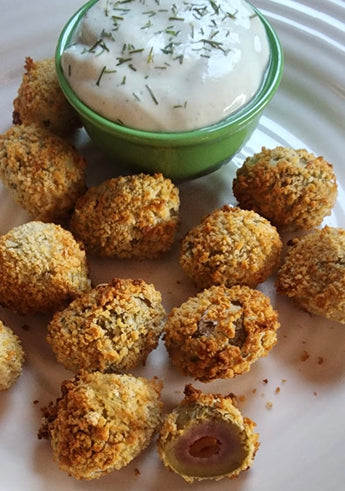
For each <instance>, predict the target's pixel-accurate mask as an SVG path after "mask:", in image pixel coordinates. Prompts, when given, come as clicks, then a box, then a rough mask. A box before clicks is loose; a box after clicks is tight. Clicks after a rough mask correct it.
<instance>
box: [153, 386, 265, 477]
mask: <svg viewBox="0 0 345 491" xmlns="http://www.w3.org/2000/svg"><path fill="white" fill-rule="evenodd" d="M184 392H185V397H184V399H183V400H182V402H181V403H180V404H179V405H178V406H177V407H176V408H175V409H174V410H173V411H172V412H171V413H169V414H167V415H166V416H165V418H164V419H163V424H162V427H161V429H160V432H159V437H158V441H157V446H158V453H159V456H160V458H161V460H162V462H163V463H164V465H165V466H166V467H168V468H169V469H170V470H172V471H174V472H177V473H178V474H180V475H181V477H183V479H185V480H186V481H187V482H188V483H193V482H194V481H196V480H197V481H201V480H203V479H215V480H219V479H222V478H224V477H228V478H230V479H233V478H235V477H237V476H238V475H239V474H240V472H241V471H245V470H248V469H249V468H250V467H251V466H252V464H253V461H254V457H255V454H256V452H257V450H258V448H259V446H260V443H259V434H258V433H254V429H255V426H256V424H255V423H254V421H252V420H251V419H249V418H246V417H243V416H242V414H241V412H240V411H239V409H238V408H237V405H236V398H235V396H234V395H233V394H229V395H227V396H223V395H222V394H205V393H202V392H201V391H200V390H197V389H195V388H194V387H193V386H192V385H190V384H189V385H186V387H185V391H184ZM185 414H188V415H189V418H186V417H185ZM205 414H206V415H207V416H206V417H208V418H209V419H210V420H220V421H222V422H223V423H224V424H227V423H231V424H233V425H235V426H236V427H237V428H238V430H239V434H240V439H241V446H242V447H243V448H244V449H245V454H246V455H245V458H244V459H243V461H242V462H241V464H240V465H239V466H238V467H237V468H236V469H235V470H234V471H232V472H230V473H228V474H222V475H216V476H209V477H200V476H193V475H190V474H188V475H186V474H181V473H180V472H178V470H176V469H175V468H174V467H173V466H172V465H171V462H170V460H169V458H168V457H167V454H166V448H167V445H169V444H170V443H171V442H172V441H175V440H177V439H178V438H179V437H181V436H182V435H183V434H184V432H185V431H186V426H188V423H190V422H191V423H192V424H193V425H196V424H197V423H204V422H205V421H204V418H205ZM182 415H184V416H183V417H182V419H184V420H187V424H186V425H183V424H181V416H182ZM188 420H189V421H188ZM211 436H212V435H211ZM191 443H192V442H191ZM202 465H206V466H207V462H206V463H205V464H204V463H203V464H202Z"/></svg>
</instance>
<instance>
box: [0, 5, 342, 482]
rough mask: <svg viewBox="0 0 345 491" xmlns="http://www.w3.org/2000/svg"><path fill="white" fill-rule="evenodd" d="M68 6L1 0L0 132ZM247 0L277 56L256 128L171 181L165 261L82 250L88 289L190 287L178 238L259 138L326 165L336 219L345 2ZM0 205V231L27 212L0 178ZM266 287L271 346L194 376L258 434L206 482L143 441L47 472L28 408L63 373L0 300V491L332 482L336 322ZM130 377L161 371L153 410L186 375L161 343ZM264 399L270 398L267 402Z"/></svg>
mask: <svg viewBox="0 0 345 491" xmlns="http://www.w3.org/2000/svg"><path fill="white" fill-rule="evenodd" d="M81 3H82V2H81V1H80V0H49V1H43V0H35V1H34V2H27V1H24V0H12V1H11V2H5V1H4V0H0V11H1V15H0V60H1V65H0V132H4V131H6V130H7V129H8V128H9V127H10V125H11V115H12V101H13V99H14V97H15V95H16V92H17V89H18V86H19V84H20V81H21V77H22V74H23V65H24V59H25V56H31V57H32V58H34V59H35V60H38V59H41V58H45V57H50V56H53V53H54V49H55V44H56V41H57V37H58V34H59V32H60V30H61V28H62V27H63V25H64V23H65V22H66V21H67V19H68V18H69V17H70V16H71V15H72V13H73V12H74V11H75V10H76V9H77V8H78V7H79V6H81ZM253 3H254V4H255V6H256V7H258V8H259V9H261V10H262V12H263V13H264V14H265V15H266V16H267V17H268V19H269V20H270V21H271V23H272V24H273V26H274V27H275V28H276V31H277V32H278V34H279V36H280V39H281V42H282V45H283V48H284V52H285V70H284V76H283V80H282V83H281V86H280V88H279V91H278V93H277V94H276V96H275V98H274V99H273V101H272V102H271V104H270V105H269V107H268V108H267V110H266V112H265V114H264V116H263V117H262V118H261V120H260V124H259V127H258V128H257V130H256V131H255V133H254V134H253V136H252V138H251V139H250V141H249V142H248V143H247V145H246V146H245V148H244V149H243V150H242V151H241V152H240V153H239V154H238V155H237V156H236V157H235V158H234V159H233V161H232V163H230V164H228V165H226V166H224V167H222V168H221V169H219V170H218V171H216V172H215V173H213V174H211V175H209V176H205V177H203V178H200V179H197V180H194V181H191V182H188V183H184V184H182V185H180V186H179V187H180V192H181V218H182V222H181V227H180V231H179V234H178V238H177V244H176V246H175V248H174V250H173V251H172V252H171V253H170V254H168V255H167V256H166V258H164V259H163V260H160V261H144V262H141V263H137V262H132V261H122V262H121V261H116V260H109V259H99V258H90V265H91V277H92V280H93V282H94V283H95V284H96V283H99V282H105V281H109V280H110V279H111V278H112V276H123V277H142V278H144V279H145V280H146V281H148V282H152V283H154V284H155V286H156V287H157V288H158V289H159V290H160V291H161V292H162V295H163V299H164V304H165V307H166V309H167V310H168V311H169V310H170V309H171V308H172V307H173V306H175V305H179V304H180V303H181V302H183V301H184V300H185V299H186V298H187V297H188V296H189V295H191V294H193V293H194V292H195V290H194V288H193V286H192V284H191V282H190V281H189V280H188V279H187V278H186V277H185V276H184V274H183V273H182V271H181V270H180V268H179V265H178V240H179V239H180V238H181V237H182V236H183V234H184V233H185V232H186V230H187V229H188V228H189V227H191V226H193V225H196V224H197V223H198V222H199V220H200V219H201V217H203V216H204V215H205V214H206V213H208V212H211V211H212V210H214V209H215V208H218V207H220V206H221V205H223V204H225V203H230V204H236V201H235V200H234V198H233V196H232V193H231V182H232V179H233V177H234V174H235V171H236V167H238V166H240V165H241V164H242V162H243V160H244V158H245V157H246V156H247V155H251V154H253V153H254V152H256V151H259V150H260V148H261V146H263V145H265V146H267V147H270V148H271V147H274V146H276V145H284V146H291V147H295V148H301V147H305V148H307V149H308V150H310V151H312V152H314V153H315V154H318V155H323V156H324V157H325V158H327V159H328V160H329V161H330V162H331V163H332V164H333V165H334V169H335V173H336V175H337V179H338V186H339V196H338V200H337V203H336V205H335V208H334V210H333V213H332V215H331V216H330V217H327V218H326V219H325V221H324V224H328V225H332V226H340V227H344V228H345V216H344V211H345V191H344V188H345V166H344V135H345V82H344V65H345V63H344V62H345V2H344V1H339V0H338V1H337V0H328V1H321V0H318V1H313V2H311V1H301V2H295V1H289V0H285V1H284V2H280V1H275V0H273V1H265V0H257V1H254V2H253ZM77 144H78V146H79V148H80V149H81V151H82V152H84V153H85V155H86V156H87V158H88V160H89V170H88V184H97V183H99V182H101V181H102V180H103V179H105V178H107V177H111V176H112V175H115V174H116V171H114V169H113V168H112V167H111V163H110V162H109V160H108V159H107V158H105V157H104V156H103V155H102V154H101V152H100V151H99V150H97V149H95V148H94V147H93V145H92V144H90V142H89V141H88V139H87V138H86V137H85V135H83V133H82V134H81V135H80V137H79V139H78V142H77ZM0 205H1V206H0V233H1V234H3V233H6V232H7V231H8V230H9V229H10V228H12V227H13V226H15V225H18V224H20V223H23V222H25V221H27V220H28V219H29V218H28V216H27V215H26V214H25V213H24V212H23V211H21V210H20V209H19V208H18V207H17V206H16V205H15V204H14V203H13V201H12V199H11V197H10V196H9V195H8V193H7V191H6V190H5V189H4V188H3V187H2V186H1V185H0ZM284 239H286V237H285V238H284ZM0 281H1V279H0ZM273 285H274V278H271V279H270V280H269V281H267V282H266V283H265V284H263V285H261V286H260V289H261V290H262V291H264V292H265V293H267V294H268V295H269V296H270V297H271V300H272V303H273V305H274V306H275V307H276V308H277V309H278V310H279V312H280V319H281V324H282V326H281V329H280V331H279V340H278V344H277V346H276V347H275V348H274V349H273V350H272V352H271V353H270V354H269V356H268V357H267V358H265V359H262V360H260V361H258V362H257V363H255V364H254V365H253V367H252V369H251V371H250V372H248V373H246V374H243V375H241V376H239V377H237V378H236V379H233V380H228V381H217V382H214V383H211V384H206V385H205V384H201V383H195V384H194V385H195V386H196V387H198V388H201V389H203V390H205V391H207V392H213V391H217V392H222V393H224V394H227V393H229V392H234V393H235V394H237V395H238V396H239V398H240V402H239V407H240V409H241V411H242V412H243V414H244V415H246V416H248V417H250V418H252V419H253V420H254V421H256V423H257V431H258V432H259V433H260V435H261V438H260V440H261V447H260V449H259V451H258V453H257V457H256V459H255V462H254V466H253V467H252V469H251V470H250V471H248V472H246V473H243V474H242V475H241V476H240V477H239V478H238V479H236V480H233V481H228V480H222V481H220V482H217V483H215V482H209V481H205V482H201V483H197V484H195V485H193V486H192V487H191V486H190V485H187V484H186V483H184V481H183V480H182V479H181V478H179V477H178V476H176V475H174V474H172V473H170V472H168V471H167V470H166V469H165V468H164V467H163V466H162V464H161V463H160V462H159V459H158V457H157V454H156V451H155V444H152V445H151V446H150V448H149V449H148V450H146V451H145V452H144V453H143V454H142V455H141V456H140V457H139V458H137V459H136V460H135V461H134V462H133V463H131V464H130V465H129V466H128V467H127V468H126V469H123V470H122V471H119V472H114V473H112V474H110V475H108V476H106V477H104V478H102V479H100V480H98V481H93V482H78V481H75V480H74V479H72V478H70V477H68V476H67V475H65V473H63V472H62V471H59V470H58V468H57V465H56V463H54V462H53V459H52V452H51V448H50V446H49V443H48V442H46V441H39V440H38V439H37V437H36V434H37V430H38V428H39V425H40V407H42V406H44V405H46V404H47V403H48V402H49V401H50V400H55V398H56V397H58V396H59V394H60V383H61V381H62V380H64V379H65V378H67V377H70V376H71V374H70V373H69V372H67V371H66V370H64V369H63V368H62V367H61V366H59V365H58V364H57V362H56V361H55V358H54V356H53V354H52V352H51V350H50V347H49V346H48V345H47V343H46V341H45V333H46V324H47V318H45V317H43V316H36V317H21V316H18V315H15V314H13V313H10V312H8V311H6V310H5V309H0V318H1V319H2V320H3V321H4V322H6V323H7V324H8V325H10V326H11V327H12V328H13V329H14V330H15V332H16V333H17V334H18V335H19V336H20V338H21V339H22V341H23V345H24V348H25V350H26V352H27V361H26V364H25V367H24V371H23V375H22V376H21V378H20V379H19V380H18V382H17V383H16V384H15V385H14V386H13V387H12V388H11V389H10V390H9V391H7V392H3V393H0V471H1V478H0V490H1V491H19V490H20V491H43V490H44V491H45V490H47V489H49V490H50V491H57V490H61V489H63V490H66V491H70V490H71V491H72V490H73V491H78V490H79V491H80V490H85V491H90V490H95V491H98V490H102V491H103V490H104V491H105V490H114V489H118V490H121V491H138V490H145V491H159V490H161V489H164V490H166V491H168V490H174V491H175V490H176V491H177V490H182V491H183V490H187V489H189V490H190V489H197V490H198V491H201V490H208V491H213V490H214V491H224V490H230V491H231V490H232V491H254V490H255V491H273V490H274V491H276V490H279V491H291V490H295V491H302V490H303V491H326V490H327V491H340V490H341V489H343V485H344V484H343V483H344V480H345V465H344V464H345V462H344V440H345V425H344V407H345V328H344V326H343V325H341V324H338V323H335V322H331V321H329V320H326V319H323V318H321V317H316V316H311V315H309V314H306V313H304V312H301V311H300V310H298V309H297V308H296V307H295V306H294V305H293V304H292V303H291V302H290V301H289V300H287V299H285V298H281V297H277V296H276V294H275V291H274V286H273ZM24 326H26V328H25V329H23V327H24ZM305 352H306V353H308V355H309V357H308V358H307V359H305V356H304V354H305ZM303 360H305V361H303ZM136 373H137V374H140V375H143V376H147V377H151V376H153V375H158V376H159V377H161V378H162V379H163V381H164V390H163V401H164V404H165V410H166V411H168V410H170V409H172V408H173V407H174V406H175V405H176V404H178V402H179V401H180V400H181V398H182V391H183V388H184V385H185V384H186V383H189V382H191V380H190V379H188V378H184V377H182V376H180V375H178V374H177V373H176V372H175V370H174V369H173V368H172V367H171V365H170V363H169V360H168V357H167V354H166V352H165V348H164V346H163V345H162V344H161V345H160V346H159V348H158V349H157V350H155V351H154V352H153V353H152V354H151V355H150V356H149V358H148V360H147V363H146V366H145V367H143V368H140V369H139V370H137V371H136ZM264 380H266V383H265V382H264ZM277 387H279V388H280V391H279V393H276V389H277ZM267 403H272V407H271V409H268V408H267ZM136 469H138V470H139V471H140V474H139V475H137V472H136Z"/></svg>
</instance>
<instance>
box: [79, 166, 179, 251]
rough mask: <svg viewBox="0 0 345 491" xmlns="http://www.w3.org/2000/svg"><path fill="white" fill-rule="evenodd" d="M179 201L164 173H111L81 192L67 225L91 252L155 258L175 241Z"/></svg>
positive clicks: (175, 191)
mask: <svg viewBox="0 0 345 491" xmlns="http://www.w3.org/2000/svg"><path fill="white" fill-rule="evenodd" d="M179 204H180V200H179V192H178V189H177V187H176V186H175V185H174V184H173V183H172V182H171V181H170V179H167V178H165V177H164V176H163V175H162V174H155V175H153V176H151V175H146V174H138V175H130V176H121V177H115V178H112V179H108V180H106V181H104V182H103V183H101V184H100V185H99V186H95V187H93V188H90V189H89V190H88V191H87V192H86V193H85V195H84V196H82V197H81V198H79V200H78V202H77V204H76V207H75V210H74V213H73V215H72V219H71V230H72V231H73V233H74V234H75V235H76V236H77V237H79V238H80V239H81V240H82V241H83V242H84V244H85V247H86V249H87V250H89V251H90V252H92V253H94V254H99V255H102V256H117V257H119V258H136V259H144V258H156V257H159V256H161V255H162V254H163V253H164V252H166V251H168V250H169V249H170V248H171V246H172V244H173V242H174V239H175V234H176V229H177V226H178V222H179V217H178V211H179Z"/></svg>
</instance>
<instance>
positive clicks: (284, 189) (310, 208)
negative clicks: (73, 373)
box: [233, 147, 337, 229]
mask: <svg viewBox="0 0 345 491" xmlns="http://www.w3.org/2000/svg"><path fill="white" fill-rule="evenodd" d="M233 193H234V195H235V197H236V198H237V200H238V202H239V204H240V206H241V207H242V208H245V209H252V210H254V211H256V212H257V213H259V214H260V215H262V216H264V217H266V218H267V219H268V220H270V221H271V223H273V224H274V225H276V226H277V227H279V228H291V229H293V228H295V229H298V228H299V229H311V228H313V227H316V226H318V225H320V224H321V222H322V220H323V218H324V217H325V216H327V215H330V213H331V211H332V208H333V206H334V204H335V201H336V198H337V183H336V177H335V175H334V172H333V167H332V165H331V164H330V163H329V162H327V161H326V160H325V159H324V158H323V157H316V156H315V155H313V154H312V153H308V152H307V151H306V150H305V149H300V150H294V149H292V148H285V147H276V148H273V149H271V150H270V149H267V148H265V147H263V148H262V150H261V152H259V153H257V154H255V155H253V156H252V157H248V158H247V159H246V160H245V162H244V163H243V165H242V167H240V168H239V169H238V170H237V173H236V177H235V179H234V181H233Z"/></svg>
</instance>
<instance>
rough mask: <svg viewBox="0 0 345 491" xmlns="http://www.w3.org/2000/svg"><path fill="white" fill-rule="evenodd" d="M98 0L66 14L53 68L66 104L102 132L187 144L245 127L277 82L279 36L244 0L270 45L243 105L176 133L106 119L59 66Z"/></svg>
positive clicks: (279, 73) (281, 58)
mask: <svg viewBox="0 0 345 491" xmlns="http://www.w3.org/2000/svg"><path fill="white" fill-rule="evenodd" d="M98 1H99V0H89V1H88V2H86V3H85V4H84V5H82V6H81V7H80V8H79V9H78V10H77V11H76V12H75V13H74V14H73V15H72V16H71V17H70V19H69V20H68V21H67V23H66V24H65V26H64V27H63V29H62V31H61V33H60V36H59V38H58V42H57V46H56V50H55V68H56V72H57V77H58V82H59V84H60V87H61V89H62V91H63V93H64V95H65V97H66V98H67V100H68V101H69V103H70V104H71V105H72V106H73V107H74V109H75V110H76V111H77V112H78V113H79V114H80V115H81V117H82V118H83V119H84V120H86V121H88V122H89V123H90V124H92V125H94V126H97V127H98V128H99V129H102V130H103V131H106V132H107V133H111V134H113V135H115V134H117V135H118V136H122V137H123V138H127V139H128V138H134V139H139V138H140V139H143V138H145V139H146V140H148V141H151V142H153V141H156V142H157V141H160V142H163V141H167V140H168V141H170V140H172V139H173V140H174V144H175V145H176V144H183V143H185V142H186V141H188V143H190V142H191V141H198V140H204V139H208V138H211V137H212V136H214V134H215V133H216V134H217V136H221V135H222V134H223V133H227V132H228V129H229V127H231V126H234V127H236V129H237V130H240V128H242V127H243V126H246V124H247V123H248V121H251V120H253V119H254V118H255V117H256V116H258V115H259V114H260V113H261V112H262V110H263V109H264V108H265V107H266V106H267V104H268V103H269V102H270V100H271V99H272V97H273V96H274V94H275V92H276V90H277V88H278V86H279V84H280V81H281V78H282V74H283V67H284V54H283V48H282V45H281V42H280V40H279V37H278V35H277V33H276V31H275V29H274V28H273V27H272V25H271V24H270V22H269V21H268V20H267V19H266V17H264V15H263V14H262V13H261V12H260V11H259V10H258V9H257V8H256V7H255V6H253V5H252V4H251V3H250V2H248V1H247V0H245V1H246V3H248V4H249V5H250V6H251V8H252V9H253V10H254V12H255V14H256V15H257V16H258V17H259V18H260V20H261V22H262V23H263V25H264V27H265V30H266V34H267V38H268V41H269V46H270V59H269V62H268V66H267V69H266V72H265V75H264V78H263V81H262V83H261V85H260V87H259V89H258V90H257V92H256V93H255V95H254V96H253V97H252V98H251V99H250V101H248V103H247V104H245V105H244V106H243V107H242V108H239V109H238V110H237V111H236V112H234V113H232V114H230V115H228V116H227V117H226V118H224V119H222V120H220V121H218V122H217V123H214V124H211V125H208V126H204V127H202V128H196V129H193V130H187V131H180V132H176V131H171V132H169V131H150V130H143V129H137V128H131V127H129V126H125V125H120V124H118V123H116V122H114V121H111V120H110V119H107V118H105V117H104V116H101V115H100V114H98V113H97V112H95V111H94V110H93V109H91V108H90V107H89V106H87V104H85V103H84V102H82V101H81V100H80V99H79V97H78V96H77V94H76V93H75V92H74V91H73V90H72V88H71V86H70V85H69V83H68V81H67V79H66V77H65V75H64V73H63V70H62V66H61V56H62V53H63V52H64V50H65V49H66V47H67V46H68V45H69V44H70V40H71V38H72V35H73V33H74V31H75V28H76V27H77V26H78V24H79V23H80V21H81V19H82V18H83V16H84V15H85V13H86V12H87V11H88V10H89V9H90V8H91V7H92V6H93V5H94V4H95V3H97V2H98Z"/></svg>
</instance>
